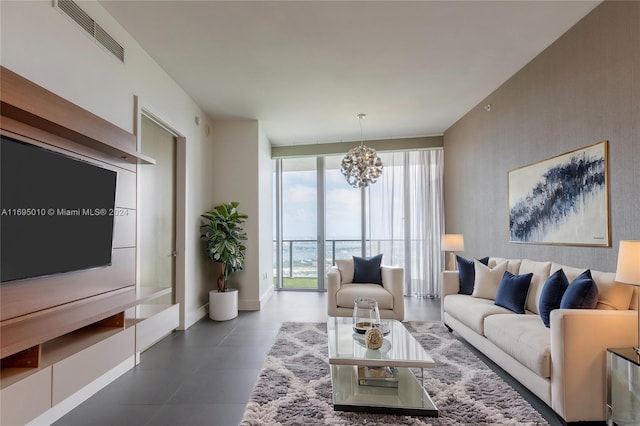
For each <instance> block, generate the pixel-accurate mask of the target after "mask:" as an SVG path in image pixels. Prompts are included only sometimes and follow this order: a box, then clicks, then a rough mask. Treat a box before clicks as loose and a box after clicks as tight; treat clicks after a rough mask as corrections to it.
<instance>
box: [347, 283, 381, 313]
mask: <svg viewBox="0 0 640 426" xmlns="http://www.w3.org/2000/svg"><path fill="white" fill-rule="evenodd" d="M358 297H369V298H371V299H374V300H375V301H376V302H378V308H380V309H393V296H392V295H391V293H389V292H388V291H387V290H385V289H384V287H382V286H380V285H378V284H351V283H349V284H342V285H341V286H340V290H338V292H337V293H336V300H337V303H338V306H339V307H341V308H349V309H353V304H354V303H355V300H356V299H357V298H358Z"/></svg>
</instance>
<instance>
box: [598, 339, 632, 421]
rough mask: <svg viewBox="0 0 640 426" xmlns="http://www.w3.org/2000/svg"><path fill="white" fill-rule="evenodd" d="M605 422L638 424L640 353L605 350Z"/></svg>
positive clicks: (627, 349) (627, 350) (624, 350)
mask: <svg viewBox="0 0 640 426" xmlns="http://www.w3.org/2000/svg"><path fill="white" fill-rule="evenodd" d="M606 410H607V425H608V426H614V425H618V426H640V355H638V353H637V352H636V351H635V350H634V349H633V348H622V349H607V407H606Z"/></svg>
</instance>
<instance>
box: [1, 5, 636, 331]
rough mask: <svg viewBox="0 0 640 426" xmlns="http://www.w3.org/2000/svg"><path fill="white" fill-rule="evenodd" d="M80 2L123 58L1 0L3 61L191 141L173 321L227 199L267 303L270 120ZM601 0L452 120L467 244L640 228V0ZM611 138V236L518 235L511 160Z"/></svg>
mask: <svg viewBox="0 0 640 426" xmlns="http://www.w3.org/2000/svg"><path fill="white" fill-rule="evenodd" d="M81 6H82V8H83V9H84V10H85V11H86V12H87V13H88V14H89V15H91V16H92V17H93V18H94V19H95V20H96V21H97V22H99V23H100V25H102V26H103V27H105V28H106V29H107V30H108V31H109V32H110V33H111V34H113V35H114V37H115V38H116V39H117V40H119V41H120V42H121V43H122V44H124V45H125V47H126V51H127V56H126V58H127V61H126V63H125V64H123V63H119V62H117V61H114V60H113V59H112V58H110V57H108V56H107V55H105V53H104V52H103V51H102V50H101V49H97V48H96V46H95V44H94V43H93V42H92V41H90V40H88V39H87V38H86V37H84V36H82V35H81V34H80V33H79V32H78V30H77V29H76V28H74V27H73V26H72V25H69V22H68V21H67V20H66V19H65V18H64V17H63V16H62V15H61V14H60V12H58V11H57V10H55V9H54V8H52V7H51V4H50V2H44V1H43V2H10V1H3V2H2V4H0V7H1V9H0V10H1V14H2V57H1V59H2V66H3V67H5V68H7V69H9V70H11V71H13V72H15V73H17V74H19V75H20V76H22V77H24V78H26V79H28V80H30V81H33V82H34V83H36V84H38V85H40V86H42V87H44V88H46V89H47V90H49V91H51V92H54V93H56V94H57V95H59V96H60V97H62V98H64V99H66V100H68V101H70V102H73V103H74V104H76V105H79V106H81V107H83V108H85V109H87V110H88V111H90V112H92V113H93V114H95V115H97V116H99V117H101V118H103V119H104V120H106V121H108V122H110V123H112V124H114V125H115V126H117V127H120V128H121V129H124V130H125V131H126V132H128V133H131V134H136V132H137V131H138V127H137V126H138V124H137V118H136V117H137V116H138V114H139V112H140V111H147V112H151V113H153V114H154V115H155V116H156V117H157V118H159V119H160V120H161V121H163V122H165V123H166V124H168V125H170V126H171V127H172V128H174V129H177V130H178V131H179V133H180V136H181V137H182V138H183V140H185V141H186V143H185V144H184V145H181V146H180V147H179V149H181V150H182V151H180V154H179V155H181V156H182V158H184V162H185V164H186V165H187V166H186V167H184V168H183V169H182V171H181V172H180V173H183V175H182V180H180V182H182V185H183V186H182V188H181V189H180V188H179V189H178V190H179V191H182V200H183V202H182V204H181V205H180V206H179V209H180V210H181V213H180V214H179V215H178V216H179V219H178V220H181V221H182V222H178V226H179V228H180V229H182V233H181V234H179V235H178V237H179V239H178V241H177V251H178V252H179V253H181V254H180V255H179V258H178V260H177V261H178V267H177V270H178V273H177V275H176V288H177V289H179V291H177V292H176V302H177V303H179V304H180V313H179V327H178V328H179V329H180V330H185V329H188V328H190V327H191V326H193V325H194V324H196V323H197V322H198V321H200V320H201V319H202V318H203V317H204V316H205V315H206V313H207V302H208V299H207V295H208V292H209V290H210V289H211V288H212V284H211V276H210V270H209V265H208V263H207V261H206V259H205V258H204V256H202V255H201V250H202V247H201V242H200V240H199V235H198V232H197V229H198V227H199V225H200V214H201V213H202V212H204V211H207V210H209V209H210V208H211V207H212V206H213V205H215V204H218V203H221V202H225V201H228V200H231V199H234V200H237V201H239V202H240V203H241V205H242V206H243V208H245V209H246V211H247V212H250V215H249V216H250V218H249V221H248V222H247V231H248V233H249V237H250V239H249V243H248V253H247V263H246V267H245V270H244V271H243V272H242V277H241V278H239V279H238V284H239V287H240V301H239V307H240V309H241V311H255V310H262V309H264V308H265V307H266V306H267V305H268V304H269V303H270V299H271V298H273V297H274V296H273V295H272V294H273V273H272V265H273V255H272V229H271V228H272V195H271V194H272V188H271V179H272V170H271V161H272V160H271V144H270V141H269V138H268V137H267V135H266V133H265V128H264V125H263V124H261V123H260V121H259V120H256V119H254V120H244V121H238V120H231V119H229V120H212V119H210V118H208V114H207V113H206V112H205V110H204V109H203V108H201V107H200V106H199V105H198V104H197V103H196V102H195V101H194V100H193V99H192V98H191V97H190V96H189V95H188V94H187V93H186V91H185V90H183V89H182V88H181V87H180V86H179V85H178V84H177V83H176V82H175V81H174V80H173V79H172V77H170V75H169V74H167V73H166V72H165V71H164V70H163V69H162V68H161V67H160V66H159V65H157V63H156V62H155V61H154V60H153V59H152V58H151V56H150V55H149V54H148V53H147V52H145V50H144V49H143V48H142V47H141V45H140V44H138V42H136V41H135V40H134V39H133V38H132V37H131V36H130V35H129V33H128V32H127V31H126V30H125V28H124V27H123V26H122V25H121V24H119V23H118V21H117V20H116V19H115V18H114V17H113V16H112V15H111V14H110V13H109V12H108V11H107V9H106V8H105V7H104V6H103V5H102V4H101V3H100V2H82V3H81ZM592 6H595V7H594V8H593V10H592V11H591V12H589V13H587V14H586V16H585V17H584V18H583V19H581V20H580V21H579V22H578V23H577V24H576V25H575V26H573V27H572V28H570V29H568V28H567V29H568V31H567V32H566V33H564V34H562V35H561V36H560V37H559V38H558V39H557V40H556V41H555V42H554V43H552V44H551V45H550V46H549V47H547V48H546V49H544V50H543V51H542V52H541V53H540V54H539V55H537V56H535V59H533V60H532V61H531V62H529V63H527V64H526V65H525V66H524V67H523V68H522V69H520V70H519V71H517V72H516V73H515V74H513V75H512V76H511V77H510V78H508V79H507V80H506V81H505V82H504V84H501V85H499V87H496V88H495V90H493V91H491V92H488V93H486V94H485V96H483V97H482V98H481V99H478V102H477V103H475V104H474V105H475V106H474V107H473V108H471V109H470V110H468V111H467V112H465V113H464V114H462V115H460V116H459V117H458V118H459V119H458V120H456V121H455V122H452V123H451V125H450V126H448V127H447V128H445V129H444V130H443V132H442V139H443V145H444V150H445V167H444V170H445V172H444V173H445V174H444V200H445V208H444V211H445V219H446V220H445V221H446V230H447V232H450V233H459V234H463V235H464V238H465V250H464V252H462V253H460V254H462V255H464V256H466V257H469V258H472V257H483V256H496V257H504V258H526V259H535V260H554V261H557V262H560V263H562V264H567V265H575V266H581V267H584V268H593V269H596V270H601V271H610V272H613V271H615V269H616V260H617V255H618V242H619V241H620V240H638V239H640V228H639V227H638V225H637V213H636V212H637V211H638V210H639V209H640V185H638V183H640V171H639V170H640V168H638V167H637V166H636V163H637V160H638V158H640V153H639V150H640V144H639V143H638V141H637V135H638V134H640V93H639V92H640V87H639V84H638V83H637V80H638V79H637V76H638V75H639V71H640V45H639V43H640V33H639V31H640V29H639V28H638V26H637V22H639V21H640V4H638V3H637V2H616V1H605V2H603V3H601V4H599V5H592ZM26 17H28V19H27V18H26ZM514 48H515V49H517V47H514ZM359 112H362V111H353V115H354V116H355V114H356V113H359ZM194 117H199V118H198V120H195V119H194ZM349 119H350V120H351V121H353V118H352V117H347V120H349ZM196 121H197V122H198V124H196ZM367 125H368V124H367ZM355 126H357V123H355V124H354V127H355ZM356 139H357V138H356ZM602 140H607V141H609V142H608V165H609V174H608V178H609V187H608V196H609V206H610V207H609V209H610V211H609V228H610V230H609V231H610V236H611V242H610V245H609V246H606V247H598V246H594V247H592V246H567V245H538V244H514V243H512V242H509V239H508V237H507V231H506V230H507V227H508V211H507V208H506V204H507V201H506V193H507V172H508V171H509V170H512V169H514V168H517V167H521V166H524V165H527V164H531V163H535V162H538V161H541V160H544V159H546V158H551V157H554V156H556V155H560V154H563V153H566V152H569V151H573V150H576V149H579V148H582V147H585V146H588V145H591V144H594V143H596V142H598V141H602ZM139 167H144V166H139ZM221 182H224V184H221ZM233 182H238V184H233ZM179 199H180V198H179ZM180 218H182V219H180ZM265 274H266V275H265Z"/></svg>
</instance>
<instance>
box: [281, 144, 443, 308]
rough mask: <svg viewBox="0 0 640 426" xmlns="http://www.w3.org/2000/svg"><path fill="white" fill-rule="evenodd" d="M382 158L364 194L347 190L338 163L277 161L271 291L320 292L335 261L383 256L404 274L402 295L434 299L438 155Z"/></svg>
mask: <svg viewBox="0 0 640 426" xmlns="http://www.w3.org/2000/svg"><path fill="white" fill-rule="evenodd" d="M380 156H381V158H382V161H383V164H384V171H383V174H382V177H381V178H380V179H379V180H378V182H376V183H375V184H373V185H371V186H369V187H368V188H366V189H357V188H352V187H350V186H349V185H348V184H347V183H346V181H345V179H344V177H343V176H342V173H341V172H340V162H341V160H342V157H343V156H342V155H334V156H323V157H304V158H288V159H280V160H276V168H275V170H276V176H275V177H274V184H275V185H276V191H275V193H276V195H277V196H276V200H275V202H274V206H276V207H275V210H276V211H275V214H274V217H275V218H276V222H275V223H274V229H275V230H276V235H277V237H276V239H275V241H274V248H275V250H276V255H275V256H274V259H276V264H275V265H274V271H275V272H276V273H275V274H274V276H276V288H279V289H285V290H286V289H306V290H323V289H324V277H325V275H326V272H327V271H328V269H329V268H330V267H331V266H332V265H333V264H334V263H335V260H336V259H345V258H350V257H351V256H372V255H376V254H379V253H382V254H383V264H387V265H398V266H403V267H404V268H405V294H407V295H417V296H423V297H435V296H437V295H438V294H437V293H438V289H437V287H438V278H437V277H438V276H439V274H440V271H441V270H442V261H441V259H442V255H441V253H440V235H441V234H442V232H443V230H444V219H443V203H442V165H443V153H442V150H438V149H435V150H417V151H403V152H388V153H381V154H380Z"/></svg>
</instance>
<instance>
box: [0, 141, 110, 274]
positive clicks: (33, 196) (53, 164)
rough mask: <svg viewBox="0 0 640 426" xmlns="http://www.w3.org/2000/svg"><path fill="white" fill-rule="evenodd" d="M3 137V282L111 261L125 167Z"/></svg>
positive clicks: (0, 208)
mask: <svg viewBox="0 0 640 426" xmlns="http://www.w3.org/2000/svg"><path fill="white" fill-rule="evenodd" d="M0 142H1V149H0V187H1V192H0V240H1V244H0V264H1V266H0V282H2V283H6V282H11V281H16V280H24V279H27V278H35V277H42V276H48V275H53V274H60V273H65V272H71V271H78V270H83V269H89V268H96V267H102V266H106V265H110V264H111V249H112V241H113V218H114V213H115V212H114V208H115V196H116V178H117V173H116V172H115V171H113V170H108V169H105V168H103V167H99V166H97V165H95V164H92V163H89V162H86V161H81V160H79V159H76V158H72V157H70V156H67V155H63V154H60V153H58V152H55V151H52V150H49V149H45V148H41V147H39V146H36V145H32V144H29V143H25V142H21V141H18V140H16V139H13V138H10V137H6V136H1V137H0Z"/></svg>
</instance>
